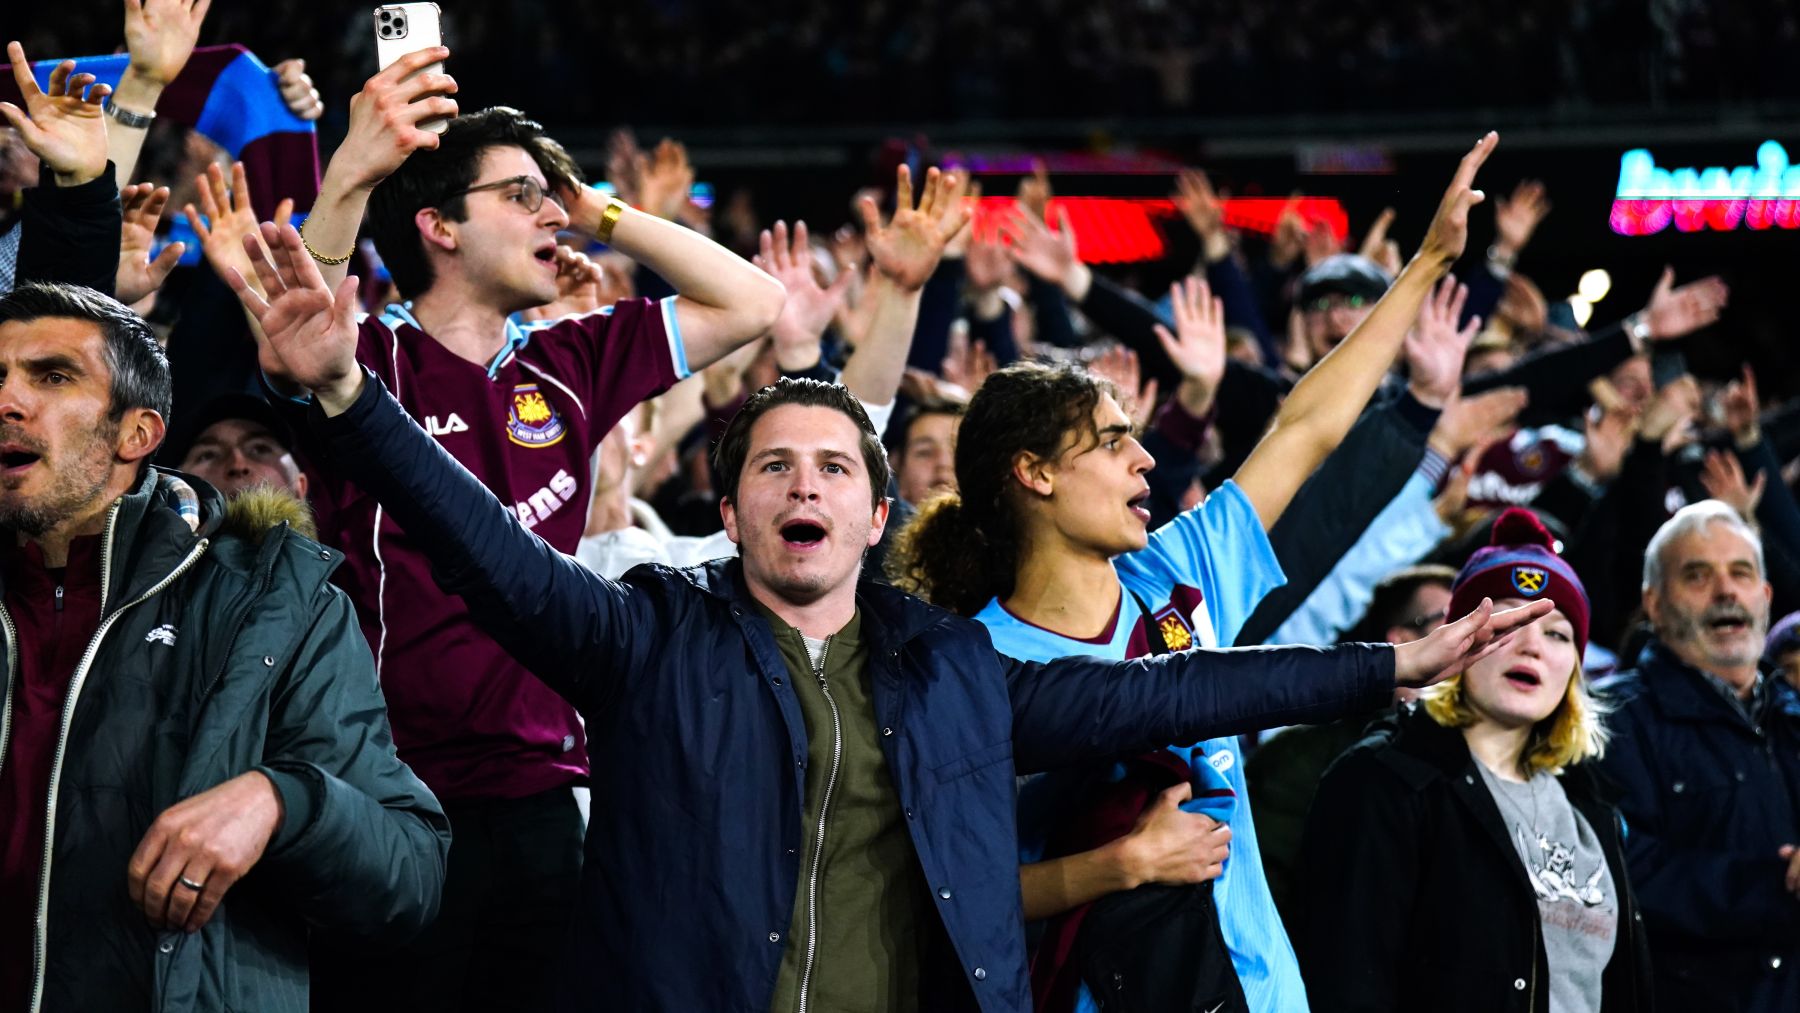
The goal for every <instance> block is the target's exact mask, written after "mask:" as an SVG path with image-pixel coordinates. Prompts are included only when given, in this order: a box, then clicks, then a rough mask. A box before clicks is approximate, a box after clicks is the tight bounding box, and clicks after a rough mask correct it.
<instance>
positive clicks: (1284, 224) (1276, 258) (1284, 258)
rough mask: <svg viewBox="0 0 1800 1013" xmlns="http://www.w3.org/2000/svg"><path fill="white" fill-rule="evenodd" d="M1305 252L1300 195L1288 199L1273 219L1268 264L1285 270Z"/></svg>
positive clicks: (1304, 227) (1303, 221)
mask: <svg viewBox="0 0 1800 1013" xmlns="http://www.w3.org/2000/svg"><path fill="white" fill-rule="evenodd" d="M1305 251H1306V219H1304V218H1302V217H1300V195H1299V194H1298V193H1295V194H1293V195H1291V196H1289V197H1288V201H1287V203H1286V204H1283V205H1282V206H1281V214H1280V215H1279V216H1278V217H1276V219H1275V235H1274V236H1272V237H1270V239H1269V263H1271V264H1273V265H1274V266H1275V269H1276V270H1278V271H1285V270H1287V269H1288V268H1289V267H1290V266H1291V265H1292V264H1293V263H1294V261H1295V260H1297V259H1299V257H1300V254H1302V253H1304V252H1305Z"/></svg>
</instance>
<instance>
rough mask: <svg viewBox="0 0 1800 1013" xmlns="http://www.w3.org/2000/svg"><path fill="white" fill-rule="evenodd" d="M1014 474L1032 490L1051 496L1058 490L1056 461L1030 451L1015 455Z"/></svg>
mask: <svg viewBox="0 0 1800 1013" xmlns="http://www.w3.org/2000/svg"><path fill="white" fill-rule="evenodd" d="M1012 476H1013V478H1015V479H1017V480H1018V483H1019V484H1020V485H1022V486H1024V487H1025V488H1026V489H1027V490H1029V491H1030V492H1033V493H1036V494H1037V495H1039V496H1049V495H1050V494H1051V493H1053V492H1055V491H1056V462H1054V461H1049V460H1045V459H1044V458H1042V457H1039V456H1037V455H1036V454H1033V453H1031V452H1030V451H1026V450H1021V451H1019V452H1018V453H1016V454H1014V455H1013V460H1012Z"/></svg>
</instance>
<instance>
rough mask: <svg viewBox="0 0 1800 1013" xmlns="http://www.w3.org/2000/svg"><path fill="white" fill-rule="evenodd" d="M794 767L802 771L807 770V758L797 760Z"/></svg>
mask: <svg viewBox="0 0 1800 1013" xmlns="http://www.w3.org/2000/svg"><path fill="white" fill-rule="evenodd" d="M794 766H796V767H799V768H800V769H801V770H805V769H806V757H804V756H802V757H800V758H799V759H797V760H795V761H794Z"/></svg>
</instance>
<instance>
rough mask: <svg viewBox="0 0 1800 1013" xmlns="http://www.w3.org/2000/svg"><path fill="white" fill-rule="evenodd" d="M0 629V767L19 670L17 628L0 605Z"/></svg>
mask: <svg viewBox="0 0 1800 1013" xmlns="http://www.w3.org/2000/svg"><path fill="white" fill-rule="evenodd" d="M0 629H4V630H5V632H6V685H5V687H4V688H5V690H6V699H5V700H4V701H0V768H4V767H5V766H6V747H7V743H8V740H10V739H11V738H12V688H13V687H12V684H13V673H14V672H17V671H18V670H19V650H18V646H17V645H18V642H19V628H18V627H16V626H14V625H13V620H12V613H10V612H8V611H6V606H5V605H0Z"/></svg>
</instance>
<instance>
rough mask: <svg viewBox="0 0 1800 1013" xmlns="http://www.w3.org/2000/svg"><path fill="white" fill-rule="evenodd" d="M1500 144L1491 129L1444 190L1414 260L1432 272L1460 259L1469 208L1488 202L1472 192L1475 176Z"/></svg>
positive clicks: (1483, 196) (1484, 196) (1464, 158)
mask: <svg viewBox="0 0 1800 1013" xmlns="http://www.w3.org/2000/svg"><path fill="white" fill-rule="evenodd" d="M1499 143H1500V135H1499V134H1496V133H1494V132H1493V131H1491V130H1490V131H1488V132H1487V134H1486V135H1485V136H1483V137H1482V138H1481V140H1479V141H1476V142H1475V146H1474V147H1473V148H1470V149H1469V153H1468V154H1466V155H1464V156H1463V158H1462V161H1461V162H1460V163H1458V164H1457V166H1456V175H1455V176H1453V177H1452V178H1451V180H1450V187H1449V189H1447V190H1445V191H1444V198H1443V200H1442V201H1440V202H1439V203H1438V209H1437V214H1435V215H1433V216H1432V219H1431V226H1430V227H1429V228H1427V229H1426V230H1425V241H1424V242H1423V243H1421V244H1420V246H1419V252H1418V255H1417V259H1419V260H1421V261H1423V262H1424V263H1425V265H1426V266H1428V267H1429V268H1431V269H1432V270H1434V271H1437V272H1439V273H1442V272H1444V271H1448V270H1450V265H1451V264H1454V263H1456V258H1458V257H1460V256H1462V253H1463V248H1464V247H1466V246H1467V245H1468V243H1469V209H1470V208H1472V207H1474V206H1475V205H1477V204H1480V203H1481V202H1482V201H1484V200H1486V199H1487V195H1486V194H1484V193H1482V192H1481V191H1480V190H1477V189H1475V173H1476V172H1477V171H1479V170H1480V168H1481V165H1482V163H1483V162H1486V161H1487V160H1488V156H1489V155H1491V154H1493V153H1494V147H1495V146H1496V145H1498V144H1499Z"/></svg>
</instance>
